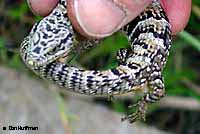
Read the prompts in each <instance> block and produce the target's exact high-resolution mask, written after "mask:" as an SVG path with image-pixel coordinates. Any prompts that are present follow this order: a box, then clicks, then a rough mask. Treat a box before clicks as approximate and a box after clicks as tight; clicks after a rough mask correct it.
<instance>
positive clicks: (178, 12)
mask: <svg viewBox="0 0 200 134" xmlns="http://www.w3.org/2000/svg"><path fill="white" fill-rule="evenodd" d="M58 1H59V0H28V3H29V5H30V7H31V9H32V11H33V12H34V13H35V14H39V15H41V16H46V15H48V14H49V13H50V12H51V11H52V10H53V8H55V6H56V5H57V3H58ZM150 2H151V0H91V1H90V2H88V0H68V11H69V13H70V16H69V17H70V18H71V21H72V23H73V24H74V27H75V28H76V29H77V30H78V31H79V32H80V33H81V34H83V35H85V36H92V37H105V36H108V35H110V34H112V33H113V32H115V31H117V30H119V29H120V28H121V27H122V26H124V25H125V24H127V23H128V22H130V21H131V20H132V19H134V18H135V17H136V16H137V15H138V14H139V13H140V12H141V11H143V10H144V8H145V7H146V6H147V5H148V4H149V3H150ZM38 3H39V4H38ZM161 4H162V6H163V7H164V9H165V11H166V13H167V16H168V18H169V20H170V24H171V26H172V33H173V34H177V33H178V32H180V31H181V30H182V29H183V28H184V27H185V26H186V24H187V21H188V19H189V16H190V11H191V0H184V2H180V1H179V0H161ZM91 11H92V12H91Z"/></svg>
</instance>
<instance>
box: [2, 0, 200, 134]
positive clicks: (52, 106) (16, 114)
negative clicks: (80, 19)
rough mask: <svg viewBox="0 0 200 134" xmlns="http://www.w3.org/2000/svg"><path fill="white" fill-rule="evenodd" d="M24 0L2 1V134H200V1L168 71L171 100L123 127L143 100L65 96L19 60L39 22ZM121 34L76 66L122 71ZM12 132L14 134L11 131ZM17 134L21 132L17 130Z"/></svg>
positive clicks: (124, 42) (175, 46)
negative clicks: (133, 105)
mask: <svg viewBox="0 0 200 134" xmlns="http://www.w3.org/2000/svg"><path fill="white" fill-rule="evenodd" d="M40 19H41V18H40V17H36V16H34V15H33V14H32V13H31V12H30V10H29V8H28V6H27V3H26V2H25V1H22V0H15V1H13V0H1V1H0V133H11V131H2V126H8V125H15V126H16V125H22V126H25V125H29V126H38V127H39V130H38V131H30V132H29V131H19V132H20V133H56V134H58V133H59V134H62V133H67V134H71V133H74V134H79V133H80V134H98V133H99V134H100V133H106V134H112V133H115V134H129V133H131V134H134V133H135V134H140V133H141V134H156V133H158V134H163V133H174V134H200V82H199V81H200V1H199V0H193V1H192V13H191V16H190V20H189V22H188V25H187V27H186V28H185V30H184V31H182V32H181V33H179V34H178V35H177V36H174V38H173V45H172V49H171V52H170V56H169V59H168V63H167V66H166V68H165V70H164V78H165V84H166V91H167V95H166V97H165V98H164V99H162V100H161V101H160V102H159V103H157V104H153V105H151V106H150V107H149V111H148V114H147V118H146V122H137V123H135V124H132V125H130V124H128V123H124V122H123V123H121V122H120V118H121V117H122V116H123V115H125V114H127V113H129V112H131V111H133V110H134V109H133V110H129V109H127V106H128V105H129V104H130V103H134V102H136V101H137V100H138V99H139V95H135V94H134V95H132V94H129V95H125V96H123V95H121V96H120V97H117V98H115V100H114V101H113V102H112V101H108V100H107V98H102V97H91V96H80V95H77V94H74V93H70V92H65V91H64V90H63V89H59V88H57V87H56V86H55V85H52V84H50V83H48V82H46V81H44V80H42V79H40V78H39V77H38V76H36V75H35V74H33V73H32V72H31V71H29V70H28V69H27V68H26V66H25V65H24V64H23V62H22V61H21V58H20V56H19V52H18V51H19V46H20V43H21V42H22V40H23V38H24V37H25V36H27V35H28V33H29V31H30V29H31V27H32V25H33V24H34V23H35V22H36V21H38V20H40ZM127 46H128V42H127V39H126V38H125V37H124V35H123V34H122V33H116V34H114V35H113V36H112V37H109V38H107V39H105V40H104V41H103V42H102V43H101V45H99V46H98V47H96V48H94V49H92V50H90V51H87V52H85V53H83V54H81V56H80V55H76V57H75V58H74V59H73V60H72V61H71V64H73V65H76V66H79V67H83V68H88V69H101V70H104V69H109V68H112V67H115V66H117V62H116V60H115V56H116V51H117V50H118V49H119V48H123V47H127ZM12 132H13V131H12ZM16 132H17V131H16Z"/></svg>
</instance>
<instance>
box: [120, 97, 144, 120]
mask: <svg viewBox="0 0 200 134" xmlns="http://www.w3.org/2000/svg"><path fill="white" fill-rule="evenodd" d="M132 107H138V108H137V110H136V112H135V113H132V114H129V115H127V116H125V117H123V118H122V119H121V121H125V120H129V122H130V123H133V122H135V121H137V120H143V121H145V114H146V109H147V106H146V102H145V101H144V100H141V101H139V102H138V103H136V104H134V105H131V106H129V108H132Z"/></svg>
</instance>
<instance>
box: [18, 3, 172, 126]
mask: <svg viewBox="0 0 200 134" xmlns="http://www.w3.org/2000/svg"><path fill="white" fill-rule="evenodd" d="M66 4H67V3H66V2H65V0H60V3H59V4H58V6H57V7H56V8H55V9H54V11H53V12H52V13H51V14H50V15H49V16H47V17H45V18H44V19H42V20H41V21H40V22H38V23H37V24H36V25H35V26H34V27H33V29H32V31H31V33H30V34H29V36H27V37H26V38H25V39H24V41H23V42H22V44H21V49H20V54H21V56H22V59H23V61H24V62H25V63H26V65H27V66H28V67H29V68H30V69H31V70H33V71H34V72H35V73H36V74H38V75H39V76H41V77H43V78H45V79H48V80H50V81H53V82H54V83H56V84H57V85H59V86H60V87H64V88H65V89H67V90H72V91H73V92H77V93H81V94H87V95H108V96H113V95H117V94H124V93H128V92H132V91H134V90H136V89H142V88H144V86H146V85H147V87H148V88H149V92H148V93H146V95H145V96H144V97H143V98H141V100H139V101H138V103H137V104H136V105H134V106H137V107H138V109H137V111H136V112H135V113H133V114H130V115H128V116H126V117H124V118H122V120H126V119H128V120H129V121H130V122H131V123H132V122H134V121H136V120H138V119H144V118H145V113H146V108H147V104H148V103H152V102H155V101H157V100H159V99H160V98H161V97H163V96H164V93H165V89H164V82H163V78H162V74H161V73H162V70H163V68H164V66H165V64H166V60H167V57H168V54H169V49H170V46H171V29H170V24H169V22H168V19H167V17H166V15H165V12H164V10H163V8H162V7H161V5H160V3H159V2H158V1H157V0H153V2H152V3H151V4H150V5H149V6H148V7H147V8H146V9H145V10H144V11H143V12H142V13H141V14H140V15H139V16H138V17H137V18H135V19H134V20H133V21H132V22H130V23H129V24H128V25H127V26H125V27H124V28H123V31H124V32H125V33H126V34H127V36H128V38H129V41H130V46H131V47H130V49H121V50H119V51H118V53H117V59H118V61H119V66H118V67H116V68H113V69H110V70H105V71H99V70H84V69H81V68H77V67H72V66H70V65H67V64H65V63H63V62H61V61H60V60H59V59H61V58H64V57H67V56H68V55H69V53H70V52H71V51H72V50H74V48H75V45H74V43H73V42H74V40H75V39H74V38H75V37H74V32H73V28H72V26H71V23H70V21H69V19H68V16H67V11H66ZM88 42H90V41H88ZM89 46H90V45H89Z"/></svg>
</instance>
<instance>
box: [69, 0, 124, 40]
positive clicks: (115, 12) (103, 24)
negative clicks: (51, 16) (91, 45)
mask: <svg viewBox="0 0 200 134" xmlns="http://www.w3.org/2000/svg"><path fill="white" fill-rule="evenodd" d="M71 1H72V3H71V4H73V5H71V4H70V5H71V6H73V8H74V9H72V10H73V15H74V16H75V17H76V18H74V17H72V19H75V21H76V22H75V23H76V24H78V25H79V26H78V29H79V28H81V33H84V34H86V35H89V36H92V37H105V36H107V35H110V33H112V32H113V29H116V28H117V27H118V26H119V25H120V24H121V23H123V21H124V19H125V18H126V12H125V11H123V10H122V9H120V7H118V6H117V5H115V4H113V2H112V1H110V0H92V1H90V2H88V0H71ZM88 9H89V10H88ZM73 15H72V16H73ZM110 22H112V23H110ZM75 27H77V25H76V26H75ZM79 30H80V29H79Z"/></svg>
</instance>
